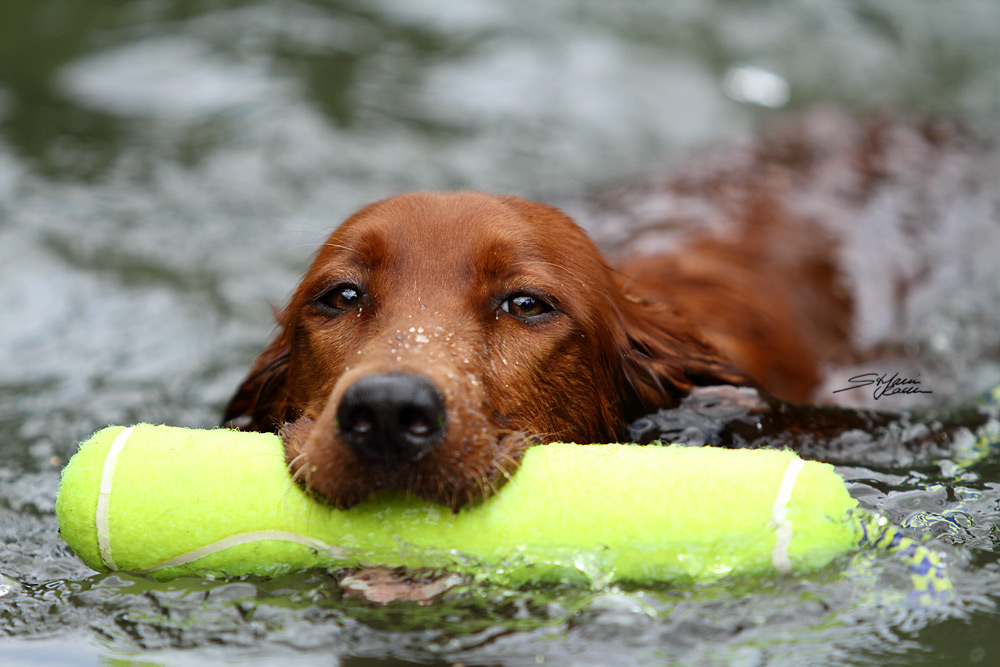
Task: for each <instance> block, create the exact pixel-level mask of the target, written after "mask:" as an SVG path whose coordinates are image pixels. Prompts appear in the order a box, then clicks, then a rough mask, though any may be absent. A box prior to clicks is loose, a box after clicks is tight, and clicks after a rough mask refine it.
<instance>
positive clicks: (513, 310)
mask: <svg viewBox="0 0 1000 667" xmlns="http://www.w3.org/2000/svg"><path fill="white" fill-rule="evenodd" d="M500 307H501V308H502V309H503V310H504V312H507V313H510V314H511V315H513V316H514V317H516V318H518V319H519V320H523V321H525V322H528V323H532V324H534V323H537V322H540V321H542V320H543V319H546V318H548V317H549V316H550V315H552V314H553V313H554V312H555V309H554V308H553V307H552V306H551V305H549V303H548V302H546V301H545V300H544V299H540V298H538V297H537V296H532V295H530V294H524V293H521V294H514V295H513V296H510V297H508V298H507V299H505V300H504V301H503V303H501V304H500Z"/></svg>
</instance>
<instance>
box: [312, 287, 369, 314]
mask: <svg viewBox="0 0 1000 667" xmlns="http://www.w3.org/2000/svg"><path fill="white" fill-rule="evenodd" d="M316 303H317V304H319V305H320V306H324V307H326V308H328V309H330V310H333V311H336V312H341V311H344V310H350V309H351V308H354V307H355V306H357V305H358V304H359V303H361V288H360V287H358V286H357V285H351V284H343V285H337V286H336V287H334V288H333V289H331V290H328V291H327V292H324V293H323V294H322V295H321V296H320V297H319V298H318V299H316Z"/></svg>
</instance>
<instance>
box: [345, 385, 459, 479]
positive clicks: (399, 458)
mask: <svg viewBox="0 0 1000 667" xmlns="http://www.w3.org/2000/svg"><path fill="white" fill-rule="evenodd" d="M446 422H447V413H446V411H445V405H444V397H443V396H442V395H441V392H440V391H439V390H438V388H437V387H436V386H435V385H434V383H433V382H431V380H430V379H428V378H427V377H425V376H423V375H420V374H417V373H390V374H383V375H369V376H367V377H364V378H361V379H360V380H358V381H357V382H355V383H354V384H353V385H351V386H350V387H348V389H347V391H346V392H344V396H343V398H342V399H341V401H340V406H339V407H338V408H337V430H338V433H339V435H340V438H341V440H342V441H343V442H344V443H345V444H346V445H347V446H348V447H350V449H351V450H352V451H353V452H354V453H355V454H357V455H358V456H360V457H361V458H364V459H367V460H369V461H373V462H376V463H383V464H392V463H406V462H410V461H416V460H417V459H419V458H421V457H422V456H423V455H424V454H426V453H427V452H428V451H430V450H431V449H433V448H434V447H435V446H436V445H437V443H438V441H439V440H440V439H441V437H442V436H443V435H444V431H445V426H446Z"/></svg>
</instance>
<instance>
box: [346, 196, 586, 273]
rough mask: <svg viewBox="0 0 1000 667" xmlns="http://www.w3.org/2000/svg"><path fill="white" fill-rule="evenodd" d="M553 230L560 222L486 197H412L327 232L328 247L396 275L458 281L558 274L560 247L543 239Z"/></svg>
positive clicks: (375, 208)
mask: <svg viewBox="0 0 1000 667" xmlns="http://www.w3.org/2000/svg"><path fill="white" fill-rule="evenodd" d="M560 224H565V223H564V221H562V220H558V221H555V222H553V221H552V220H549V219H543V218H542V217H537V218H532V217H529V216H525V215H524V214H523V212H522V211H519V210H517V209H516V208H513V207H510V206H508V205H506V204H505V203H504V201H503V200H501V199H500V198H497V197H493V196H490V195H482V194H478V193H445V194H437V193H429V194H428V193H420V194H413V195H404V196H399V197H394V198H392V199H388V200H385V201H382V202H379V203H377V204H374V205H372V206H369V207H367V208H365V209H362V210H361V211H359V212H358V213H357V214H355V215H354V216H352V217H351V218H349V219H348V220H347V221H346V222H345V223H344V224H343V225H342V226H341V227H340V228H339V229H338V230H337V231H336V232H335V233H334V235H333V236H332V237H331V239H330V242H329V244H328V248H329V252H330V253H337V252H341V253H349V254H352V255H354V256H355V257H356V258H357V259H358V260H359V261H360V262H361V263H362V264H364V265H365V266H369V267H375V268H377V267H382V266H385V267H388V268H390V269H391V270H392V271H393V272H394V273H395V274H397V275H402V274H412V273H414V272H418V273H419V272H431V273H434V274H436V275H437V277H439V278H444V277H445V275H446V274H451V275H456V276H460V277H463V279H465V278H467V277H468V275H467V274H468V273H469V272H470V271H475V272H476V273H478V274H483V273H487V274H488V273H497V272H503V271H505V270H513V269H514V268H516V266H528V265H538V266H549V267H558V266H559V264H560V262H559V261H558V259H559V256H560V255H562V254H565V253H566V252H568V250H567V247H566V245H565V244H563V243H555V244H554V243H552V242H551V241H550V240H548V239H547V238H546V237H547V236H548V235H551V234H553V232H554V231H555V230H553V229H552V226H553V225H556V226H558V225H560ZM569 227H570V228H571V229H568V230H566V231H567V232H572V231H575V228H574V227H573V225H572V224H571V223H570V225H569Z"/></svg>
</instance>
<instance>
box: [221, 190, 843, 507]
mask: <svg viewBox="0 0 1000 667" xmlns="http://www.w3.org/2000/svg"><path fill="white" fill-rule="evenodd" d="M762 205H764V204H762ZM774 213H775V215H773V216H772V218H773V219H774V222H775V224H776V225H779V223H780V222H781V216H780V212H778V211H777V210H775V211H774ZM772 240H773V239H772ZM767 243H768V239H767V238H766V237H765V238H760V239H759V240H758V241H751V240H750V238H749V235H748V236H747V238H744V239H736V240H731V241H728V242H721V241H713V240H711V239H707V238H706V239H704V240H702V241H700V242H698V243H696V244H695V245H693V246H692V247H690V248H688V249H687V250H686V251H685V253H683V254H681V255H677V256H673V257H668V258H664V257H657V258H649V257H645V258H642V257H637V258H633V259H632V260H630V261H629V260H626V261H625V262H624V263H623V264H622V265H621V268H620V269H618V270H616V269H612V268H611V267H610V266H609V265H608V264H607V263H606V262H605V260H604V259H603V258H602V256H601V254H600V253H599V252H598V250H597V248H596V247H595V246H594V244H593V243H592V242H591V241H590V240H589V239H588V237H587V236H586V234H585V233H584V232H583V231H582V230H581V229H580V228H579V227H577V225H576V224H575V223H574V222H573V221H572V220H570V219H569V218H568V217H567V216H566V215H564V214H562V213H561V212H560V211H559V210H557V209H555V208H553V207H550V206H546V205H544V204H539V203H534V202H530V201H525V200H522V199H518V198H514V197H499V196H491V195H485V194H479V193H471V192H457V193H435V194H410V195H403V196H399V197H394V198H391V199H388V200H385V201H382V202H379V203H376V204H373V205H370V206H368V207H366V208H364V209H362V210H361V211H359V212H358V213H356V214H355V215H353V216H352V217H351V218H349V219H348V220H347V221H346V222H345V223H343V224H342V225H341V226H340V227H339V228H338V229H337V230H336V231H335V232H334V233H333V235H332V236H331V237H330V238H329V240H328V241H327V242H326V243H325V244H324V246H323V247H322V249H321V250H320V251H319V253H318V255H317V256H316V259H315V261H314V262H313V264H312V266H311V267H310V268H309V270H308V272H307V273H306V276H305V278H304V279H303V280H302V282H301V284H300V285H299V287H298V289H297V290H296V292H295V294H294V296H293V297H292V299H291V302H290V303H289V305H288V307H287V308H286V309H285V310H284V311H283V313H282V314H281V317H280V322H279V324H280V332H279V334H278V336H277V338H276V339H275V340H274V341H273V342H272V343H271V345H270V346H269V347H268V348H267V350H266V351H265V352H264V353H263V354H262V355H261V356H260V358H259V359H258V360H257V363H256V365H255V366H254V368H253V369H252V371H251V373H250V375H249V376H248V378H247V380H246V381H245V383H244V385H243V386H242V387H241V389H240V391H239V392H238V394H237V396H236V397H235V398H234V400H233V402H232V404H231V405H230V408H229V411H228V414H227V417H228V418H230V419H234V420H236V421H235V423H237V424H239V425H241V426H243V427H248V428H255V429H262V430H274V429H279V428H280V429H281V430H282V434H283V437H284V438H285V442H286V446H287V451H288V459H289V462H290V467H291V470H292V471H293V473H294V474H295V475H296V476H298V477H299V478H300V479H302V480H303V481H304V482H305V483H306V484H307V485H308V486H309V487H310V488H311V489H313V490H314V491H315V492H317V493H318V494H320V495H321V496H323V497H325V498H326V499H327V500H328V501H329V502H331V503H333V504H334V505H336V506H338V507H349V506H351V505H354V504H356V503H358V502H360V501H362V500H364V499H365V498H367V497H368V496H369V495H371V494H372V493H373V492H375V491H376V490H378V489H381V488H398V489H402V490H406V491H409V492H411V493H414V494H416V495H418V496H422V497H424V498H428V499H430V500H432V501H435V502H439V503H443V504H446V505H449V506H451V507H455V508H457V507H459V506H461V505H463V504H464V503H466V502H468V501H469V500H470V499H473V498H476V497H479V496H481V495H484V494H488V493H489V492H490V490H491V488H493V487H495V486H496V485H497V484H499V483H500V482H502V481H503V477H504V476H505V475H506V474H507V473H508V471H510V470H511V469H512V468H513V467H514V466H515V465H516V463H517V460H518V459H519V456H520V454H521V452H522V451H523V449H524V448H525V447H526V446H528V445H529V444H532V443H535V442H546V441H553V440H563V441H576V442H603V441H613V440H616V439H619V438H621V437H622V436H623V431H624V427H625V425H626V424H627V423H628V421H630V420H631V419H634V418H636V417H639V416H641V415H643V414H645V413H647V412H649V411H651V410H654V409H656V408H658V407H663V406H672V405H675V404H676V403H677V401H678V400H679V399H680V398H681V397H683V396H684V395H685V394H686V393H687V392H688V391H689V390H690V389H691V388H692V386H695V385H711V384H752V385H758V386H761V387H762V388H765V389H768V390H770V391H772V392H775V393H776V394H778V395H780V396H782V397H785V398H789V399H804V398H806V397H807V395H808V392H809V390H810V389H811V388H812V386H813V385H814V384H815V383H816V381H817V377H818V370H817V369H818V366H819V364H820V363H822V362H823V361H824V360H825V358H826V357H827V356H829V355H830V354H831V353H832V352H831V351H832V350H833V349H834V348H835V347H836V344H837V343H839V342H841V341H840V334H839V333H838V331H839V330H838V328H837V326H832V331H833V333H830V332H829V331H825V330H824V329H823V327H822V326H816V325H810V324H809V323H817V322H818V323H825V322H828V321H836V320H837V318H838V317H843V318H844V319H845V320H846V316H847V314H848V313H847V310H846V309H847V306H846V304H844V303H842V302H841V301H840V300H838V299H836V298H834V297H832V296H826V297H824V296H820V295H822V294H827V295H829V294H830V293H831V289H830V283H831V281H833V280H834V274H833V272H832V268H831V264H830V260H829V258H828V257H824V256H822V254H817V256H815V257H806V258H803V257H798V256H797V257H794V258H788V259H787V261H785V262H780V261H778V260H777V258H776V255H775V253H774V252H769V251H768V250H767V247H768V246H767ZM780 254H781V253H778V255H780ZM763 265H768V266H769V268H770V269H771V271H770V272H761V271H759V270H758V269H759V268H760V267H761V266H763ZM343 285H351V286H357V287H358V288H359V292H360V293H361V294H362V295H363V296H362V297H361V298H360V299H358V300H357V302H356V303H352V304H349V306H350V307H348V308H345V309H343V310H339V311H333V312H331V311H330V309H329V308H328V307H325V306H324V305H323V301H324V299H326V300H329V298H330V297H329V295H330V293H331V290H333V289H334V288H338V286H343ZM520 294H528V295H531V296H533V297H535V298H536V299H540V300H544V302H546V303H547V304H549V305H551V307H552V309H553V310H552V312H551V313H549V314H543V316H541V317H537V318H524V317H517V316H515V315H513V314H511V313H510V312H508V311H507V310H505V309H504V305H503V304H504V302H505V301H506V300H507V299H509V298H511V297H513V296H516V295H520ZM338 303H339V302H338ZM508 303H509V302H508ZM844 324H846V322H841V323H840V324H839V326H843V325H844ZM800 325H803V326H800ZM816 332H821V333H822V335H820V336H819V337H818V339H813V338H812V335H813V334H814V333H816ZM396 372H416V373H420V374H422V375H423V376H426V377H427V378H429V379H430V380H431V381H432V382H433V384H434V385H435V386H436V387H437V388H438V389H439V390H440V392H441V394H442V395H443V398H444V404H445V407H446V410H447V427H446V430H445V432H444V434H443V435H442V437H441V438H440V441H439V442H437V443H436V444H435V446H434V447H433V448H432V451H431V452H430V453H429V454H428V455H426V456H422V457H420V458H418V459H416V460H413V461H406V462H402V463H400V464H398V465H395V464H394V465H388V464H385V463H384V462H381V461H372V460H368V459H366V458H364V457H359V456H357V455H356V453H355V452H354V451H352V450H351V448H350V447H347V446H345V445H344V443H343V441H342V440H343V439H342V438H341V436H340V433H339V432H338V424H337V409H338V405H339V404H340V402H341V399H342V397H343V396H344V393H345V391H347V389H348V388H349V387H351V386H352V385H353V384H354V383H355V382H357V381H358V380H359V379H361V378H363V377H366V376H370V375H373V374H385V373H396Z"/></svg>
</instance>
